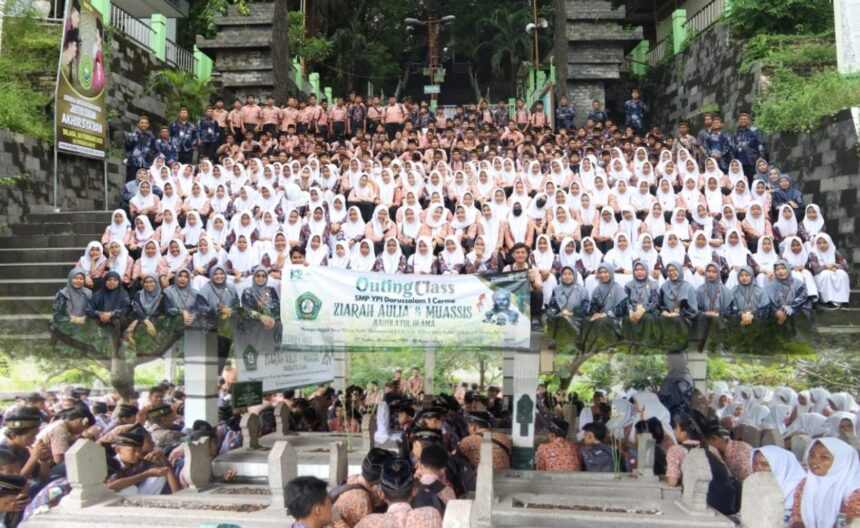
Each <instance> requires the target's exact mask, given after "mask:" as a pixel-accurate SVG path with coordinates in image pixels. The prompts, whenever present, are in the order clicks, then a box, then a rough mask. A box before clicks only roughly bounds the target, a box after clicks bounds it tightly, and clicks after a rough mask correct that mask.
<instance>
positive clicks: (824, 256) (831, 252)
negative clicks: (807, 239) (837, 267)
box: [811, 233, 836, 265]
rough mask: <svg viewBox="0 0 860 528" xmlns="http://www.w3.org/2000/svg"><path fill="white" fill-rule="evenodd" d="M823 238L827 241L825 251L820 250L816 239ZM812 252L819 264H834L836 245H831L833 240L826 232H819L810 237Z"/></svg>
mask: <svg viewBox="0 0 860 528" xmlns="http://www.w3.org/2000/svg"><path fill="white" fill-rule="evenodd" d="M820 239H824V240H825V241H826V242H827V251H824V252H822V251H821V250H820V249H818V241H819V240H820ZM811 245H812V254H813V255H815V257H816V258H817V259H818V263H819V264H821V265H829V264H836V246H834V245H833V240H832V239H831V238H830V235H828V234H827V233H819V234H817V235H815V236H814V237H813V238H812V244H811Z"/></svg>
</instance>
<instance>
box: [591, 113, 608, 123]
mask: <svg viewBox="0 0 860 528" xmlns="http://www.w3.org/2000/svg"><path fill="white" fill-rule="evenodd" d="M588 119H591V120H592V121H594V122H595V123H603V122H604V121H606V120H607V119H609V114H607V113H606V112H604V111H603V110H598V111H597V112H594V111H591V112H588Z"/></svg>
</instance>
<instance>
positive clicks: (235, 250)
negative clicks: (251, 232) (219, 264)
mask: <svg viewBox="0 0 860 528" xmlns="http://www.w3.org/2000/svg"><path fill="white" fill-rule="evenodd" d="M259 265H260V256H259V255H258V254H257V250H256V248H254V246H253V245H252V244H251V240H250V238H249V237H248V236H246V235H239V236H238V237H237V238H236V243H235V244H233V247H231V248H230V252H229V253H228V254H227V260H226V262H225V271H226V272H227V275H229V276H230V278H229V279H227V280H228V281H230V282H231V283H232V284H233V286H234V287H235V288H236V292H237V293H238V295H239V296H240V297H241V295H242V292H244V291H245V289H247V288H248V287H249V286H250V285H251V283H252V282H253V280H254V279H253V273H254V268H255V267H257V266H259Z"/></svg>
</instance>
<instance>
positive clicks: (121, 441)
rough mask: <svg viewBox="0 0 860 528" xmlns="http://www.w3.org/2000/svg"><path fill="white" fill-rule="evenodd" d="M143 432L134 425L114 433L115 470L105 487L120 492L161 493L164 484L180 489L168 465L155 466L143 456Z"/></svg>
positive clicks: (173, 488)
mask: <svg viewBox="0 0 860 528" xmlns="http://www.w3.org/2000/svg"><path fill="white" fill-rule="evenodd" d="M144 439H145V437H144V434H143V433H142V432H139V431H136V430H135V429H134V428H132V429H130V430H128V431H125V432H122V433H120V434H118V435H117V436H116V440H115V441H114V451H116V458H117V461H118V462H119V465H120V467H119V469H117V471H116V472H115V473H114V474H113V475H111V476H110V478H109V479H108V488H110V489H112V490H114V491H116V492H117V493H119V494H120V495H161V494H162V492H163V491H164V489H165V485H169V486H170V490H171V491H172V492H177V491H179V490H180V489H181V486H180V485H179V482H178V481H177V480H176V476H175V475H174V474H173V471H171V469H170V466H168V465H161V464H159V465H156V464H154V463H152V462H150V461H149V460H147V459H146V458H144V457H143V455H142V453H143V448H144Z"/></svg>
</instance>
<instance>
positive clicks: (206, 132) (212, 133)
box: [197, 105, 221, 164]
mask: <svg viewBox="0 0 860 528" xmlns="http://www.w3.org/2000/svg"><path fill="white" fill-rule="evenodd" d="M214 114H215V108H213V107H212V105H209V106H207V107H206V115H204V116H203V117H201V118H200V120H199V121H198V122H197V132H198V136H199V146H200V157H201V158H202V157H204V156H205V157H207V158H209V161H211V162H212V163H213V164H214V163H215V161H216V159H217V155H218V146H219V145H220V144H221V127H219V126H218V121H216V120H215V118H214V117H213V116H214Z"/></svg>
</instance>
